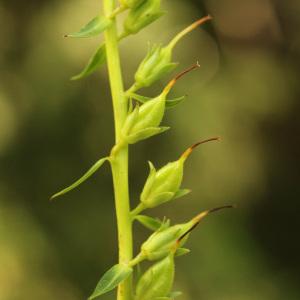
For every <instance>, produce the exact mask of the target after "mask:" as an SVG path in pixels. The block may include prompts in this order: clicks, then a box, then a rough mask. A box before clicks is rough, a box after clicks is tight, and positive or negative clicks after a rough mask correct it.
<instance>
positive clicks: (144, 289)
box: [135, 253, 175, 300]
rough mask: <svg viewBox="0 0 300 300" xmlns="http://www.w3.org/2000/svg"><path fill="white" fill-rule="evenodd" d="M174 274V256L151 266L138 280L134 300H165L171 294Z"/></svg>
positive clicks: (170, 255)
mask: <svg viewBox="0 0 300 300" xmlns="http://www.w3.org/2000/svg"><path fill="white" fill-rule="evenodd" d="M174 273H175V264H174V254H173V253H171V254H169V255H168V256H167V257H165V258H164V259H162V260H160V261H159V262H157V263H155V264H154V265H153V266H151V267H150V268H149V269H148V270H147V271H146V272H145V273H144V274H143V275H142V276H141V278H140V279H139V281H138V283H137V286H136V294H135V300H154V299H165V297H167V296H168V295H169V293H170V292H171V289H172V286H173V281H174Z"/></svg>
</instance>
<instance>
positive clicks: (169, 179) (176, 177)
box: [140, 138, 218, 208]
mask: <svg viewBox="0 0 300 300" xmlns="http://www.w3.org/2000/svg"><path fill="white" fill-rule="evenodd" d="M214 140H218V138H211V139H208V140H204V141H202V142H199V143H197V144H195V145H193V146H192V147H190V148H188V149H187V150H186V151H185V152H184V153H183V154H182V155H181V157H180V158H179V159H178V160H176V161H174V162H170V163H168V164H167V165H165V166H164V167H162V168H161V169H159V170H158V171H156V170H155V168H154V166H153V165H152V164H151V163H150V173H149V176H148V178H147V180H146V183H145V186H144V188H143V191H142V193H141V197H140V200H141V203H142V204H143V205H144V207H145V208H152V207H156V206H158V205H160V204H162V203H165V202H168V201H170V200H171V199H173V198H176V196H177V195H178V196H179V195H180V196H181V195H184V194H185V193H182V190H180V186H181V183H182V179H183V168H184V163H185V161H186V159H187V158H188V156H189V155H190V154H191V152H192V151H193V149H194V148H195V147H197V146H198V145H200V144H203V143H206V142H209V141H214Z"/></svg>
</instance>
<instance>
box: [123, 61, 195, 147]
mask: <svg viewBox="0 0 300 300" xmlns="http://www.w3.org/2000/svg"><path fill="white" fill-rule="evenodd" d="M197 67H199V65H198V64H197V65H194V66H192V67H191V68H189V69H187V70H186V71H184V72H182V73H180V74H179V75H177V76H176V77H175V78H174V79H173V80H171V81H170V82H169V84H168V85H167V86H166V87H165V88H164V90H163V92H162V93H161V94H160V95H159V96H157V97H156V98H154V99H151V100H148V101H147V102H146V103H144V104H142V105H141V106H140V107H139V106H137V107H136V108H135V109H134V110H133V111H132V112H131V113H130V114H129V115H128V116H127V118H126V120H125V123H124V127H123V129H122V134H123V137H124V139H125V140H126V141H127V142H128V143H129V144H134V143H136V142H138V141H140V140H143V139H146V138H149V137H151V136H153V135H156V134H159V133H161V132H163V131H165V130H167V129H168V127H159V125H160V123H161V121H162V119H163V117H164V113H165V108H166V97H167V95H168V94H169V92H170V90H171V89H172V87H173V86H174V85H175V83H176V81H177V80H178V79H179V78H181V77H182V76H183V75H184V74H186V73H187V72H189V71H191V70H193V69H195V68H197Z"/></svg>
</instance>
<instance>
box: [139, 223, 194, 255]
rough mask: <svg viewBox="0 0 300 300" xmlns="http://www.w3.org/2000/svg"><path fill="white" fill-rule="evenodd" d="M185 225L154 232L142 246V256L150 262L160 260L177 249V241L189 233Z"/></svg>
mask: <svg viewBox="0 0 300 300" xmlns="http://www.w3.org/2000/svg"><path fill="white" fill-rule="evenodd" d="M189 228H190V227H187V226H185V224H180V225H174V226H171V227H168V228H164V229H159V230H158V231H156V232H154V233H153V234H152V235H151V236H150V237H149V238H148V239H147V240H146V241H145V242H144V243H143V244H142V246H141V253H142V255H143V256H144V257H145V258H146V259H148V260H151V261H152V260H158V259H161V258H162V257H165V256H166V255H168V254H169V253H170V252H171V251H172V250H174V249H175V248H174V247H176V241H177V240H178V239H179V238H180V237H181V236H182V235H183V234H184V232H185V231H188V230H189Z"/></svg>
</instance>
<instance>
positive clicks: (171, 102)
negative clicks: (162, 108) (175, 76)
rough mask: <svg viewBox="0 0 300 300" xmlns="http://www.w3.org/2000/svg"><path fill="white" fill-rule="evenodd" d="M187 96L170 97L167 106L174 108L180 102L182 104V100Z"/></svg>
mask: <svg viewBox="0 0 300 300" xmlns="http://www.w3.org/2000/svg"><path fill="white" fill-rule="evenodd" d="M185 98H186V96H181V97H177V98H174V99H168V100H166V108H167V109H169V108H173V107H175V106H177V105H178V104H180V103H181V102H182V101H184V100H185Z"/></svg>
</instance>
